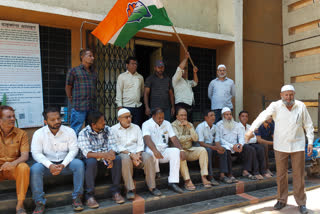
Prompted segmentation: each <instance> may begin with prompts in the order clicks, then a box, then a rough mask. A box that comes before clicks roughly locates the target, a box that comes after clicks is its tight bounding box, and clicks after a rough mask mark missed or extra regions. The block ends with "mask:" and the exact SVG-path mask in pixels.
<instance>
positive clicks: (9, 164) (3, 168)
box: [0, 162, 16, 171]
mask: <svg viewBox="0 0 320 214" xmlns="http://www.w3.org/2000/svg"><path fill="white" fill-rule="evenodd" d="M14 167H16V165H15V164H14V163H13V162H5V163H4V164H3V165H2V166H1V168H0V171H10V170H11V169H13V168H14Z"/></svg>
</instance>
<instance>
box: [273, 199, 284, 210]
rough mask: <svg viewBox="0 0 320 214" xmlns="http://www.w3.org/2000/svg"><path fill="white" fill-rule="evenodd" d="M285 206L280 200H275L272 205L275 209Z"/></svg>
mask: <svg viewBox="0 0 320 214" xmlns="http://www.w3.org/2000/svg"><path fill="white" fill-rule="evenodd" d="M285 206H286V204H285V203H282V202H280V201H277V203H276V204H275V205H274V207H273V209H275V210H281V209H282V208H284V207H285Z"/></svg>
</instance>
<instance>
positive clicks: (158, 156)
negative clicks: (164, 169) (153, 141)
mask: <svg viewBox="0 0 320 214" xmlns="http://www.w3.org/2000/svg"><path fill="white" fill-rule="evenodd" d="M153 155H154V156H155V157H156V158H157V159H163V156H162V154H161V152H159V151H158V150H157V149H156V150H155V151H153Z"/></svg>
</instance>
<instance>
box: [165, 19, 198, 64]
mask: <svg viewBox="0 0 320 214" xmlns="http://www.w3.org/2000/svg"><path fill="white" fill-rule="evenodd" d="M171 27H172V29H173V31H174V33H175V34H176V36H177V37H178V40H179V42H180V44H181V45H182V47H183V49H184V51H185V52H188V50H187V48H186V46H185V45H184V43H183V41H182V40H181V38H180V36H179V34H178V33H177V31H176V29H175V28H174V26H173V25H172V26H171ZM189 59H190V62H191V64H192V66H193V67H195V65H194V63H193V60H192V59H191V56H189Z"/></svg>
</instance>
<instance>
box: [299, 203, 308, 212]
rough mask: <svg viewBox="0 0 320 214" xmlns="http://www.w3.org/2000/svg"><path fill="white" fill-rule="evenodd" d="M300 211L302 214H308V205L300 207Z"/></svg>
mask: <svg viewBox="0 0 320 214" xmlns="http://www.w3.org/2000/svg"><path fill="white" fill-rule="evenodd" d="M299 211H300V213H302V214H308V210H307V207H306V205H301V206H299Z"/></svg>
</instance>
